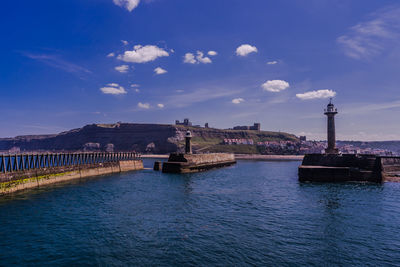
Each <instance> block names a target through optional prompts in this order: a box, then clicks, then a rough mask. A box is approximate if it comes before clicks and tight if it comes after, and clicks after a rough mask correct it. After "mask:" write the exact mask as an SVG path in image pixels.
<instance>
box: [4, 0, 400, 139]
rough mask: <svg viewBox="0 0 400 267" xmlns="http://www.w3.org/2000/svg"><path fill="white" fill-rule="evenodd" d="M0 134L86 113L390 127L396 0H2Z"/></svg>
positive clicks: (51, 126)
mask: <svg viewBox="0 0 400 267" xmlns="http://www.w3.org/2000/svg"><path fill="white" fill-rule="evenodd" d="M0 25H1V26H0V31H1V32H0V33H1V42H0V57H1V61H0V73H1V75H0V99H1V105H0V111H1V114H2V118H3V119H2V124H1V127H0V137H10V136H16V135H23V134H41V133H57V132H60V131H64V130H69V129H72V128H78V127H82V126H83V125H86V124H91V123H112V122H117V121H123V122H143V123H173V122H174V121H175V119H180V120H182V119H183V118H184V117H189V118H190V119H191V120H192V121H193V122H194V123H196V124H204V123H205V122H208V123H209V124H210V126H213V127H219V128H228V127H232V126H234V125H248V124H249V125H250V124H253V122H260V123H261V126H262V129H264V130H274V131H278V130H280V131H286V132H290V133H294V134H296V135H300V134H305V135H307V136H308V137H309V138H311V139H314V138H315V139H325V128H326V125H325V118H324V116H323V108H324V107H325V106H326V104H327V103H328V102H329V97H330V96H334V103H335V104H336V106H337V107H338V109H339V114H338V116H337V131H338V133H337V136H338V139H342V140H343V139H346V140H400V123H399V122H400V116H399V114H400V95H399V89H400V87H399V85H400V75H399V74H400V72H399V71H400V45H399V44H400V3H399V1H386V0H379V1H367V0H280V1H272V0H270V1H269V0H201V1H196V0H147V1H146V0H141V1H139V0H57V1H46V0H42V1H27V0H22V1H5V2H4V3H2V8H1V10H0Z"/></svg>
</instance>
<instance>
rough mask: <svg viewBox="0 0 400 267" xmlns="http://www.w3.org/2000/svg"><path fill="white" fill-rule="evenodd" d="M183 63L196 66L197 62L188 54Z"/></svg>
mask: <svg viewBox="0 0 400 267" xmlns="http://www.w3.org/2000/svg"><path fill="white" fill-rule="evenodd" d="M183 62H184V63H189V64H196V62H197V61H196V59H195V58H194V55H193V54H192V53H186V54H185V56H184V57H183Z"/></svg>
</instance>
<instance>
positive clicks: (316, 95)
mask: <svg viewBox="0 0 400 267" xmlns="http://www.w3.org/2000/svg"><path fill="white" fill-rule="evenodd" d="M334 96H336V92H335V91H332V90H328V89H322V90H317V91H310V92H305V93H302V94H296V97H297V98H299V99H301V100H310V99H324V98H330V97H334Z"/></svg>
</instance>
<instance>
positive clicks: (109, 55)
mask: <svg viewBox="0 0 400 267" xmlns="http://www.w3.org/2000/svg"><path fill="white" fill-rule="evenodd" d="M114 56H115V53H114V52H111V53H110V54H108V55H107V57H114Z"/></svg>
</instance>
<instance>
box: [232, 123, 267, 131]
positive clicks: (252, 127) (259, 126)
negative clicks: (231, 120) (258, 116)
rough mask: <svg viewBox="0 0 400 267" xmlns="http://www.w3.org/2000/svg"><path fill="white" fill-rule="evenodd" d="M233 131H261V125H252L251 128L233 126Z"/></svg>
mask: <svg viewBox="0 0 400 267" xmlns="http://www.w3.org/2000/svg"><path fill="white" fill-rule="evenodd" d="M233 130H254V131H261V124H260V123H254V125H253V126H235V127H233Z"/></svg>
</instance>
